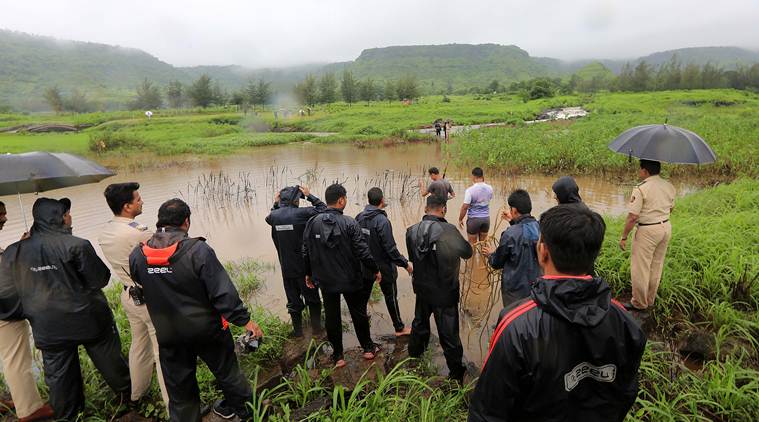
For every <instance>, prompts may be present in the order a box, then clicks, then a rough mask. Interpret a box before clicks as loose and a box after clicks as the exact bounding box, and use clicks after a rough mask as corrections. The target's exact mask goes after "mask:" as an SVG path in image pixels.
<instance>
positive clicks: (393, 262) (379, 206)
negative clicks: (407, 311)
mask: <svg viewBox="0 0 759 422" xmlns="http://www.w3.org/2000/svg"><path fill="white" fill-rule="evenodd" d="M367 196H368V199H369V205H367V206H366V207H365V208H364V210H363V211H361V213H359V214H358V215H357V216H356V221H357V222H358V225H359V226H361V231H362V233H363V234H364V238H365V239H366V242H367V243H368V244H369V250H370V251H371V253H372V257H373V258H374V261H375V262H376V263H377V266H378V267H379V269H380V273H381V274H382V281H380V288H381V289H382V294H383V296H385V305H387V311H388V312H389V313H390V319H391V320H392V321H393V328H395V335H396V337H400V336H407V335H409V334H411V328H406V327H405V326H404V324H403V319H402V318H401V311H400V309H399V308H398V286H397V280H398V270H397V269H396V267H400V268H404V269H405V270H406V271H407V272H408V273H409V275H411V273H412V271H413V266H412V265H411V264H409V262H408V260H407V259H406V258H405V257H404V256H403V255H401V253H400V252H399V251H398V246H397V245H396V244H395V239H394V238H393V226H392V224H390V220H388V219H387V214H386V213H385V210H384V208H385V197H384V194H383V193H382V189H380V188H376V187H375V188H371V189H369V192H368V193H367ZM366 273H367V274H365V277H366V278H368V279H369V280H372V279H374V274H372V273H371V272H366Z"/></svg>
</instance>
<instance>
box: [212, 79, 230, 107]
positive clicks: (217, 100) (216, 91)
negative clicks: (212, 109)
mask: <svg viewBox="0 0 759 422" xmlns="http://www.w3.org/2000/svg"><path fill="white" fill-rule="evenodd" d="M211 92H212V97H213V100H212V101H211V102H212V103H213V104H216V105H219V106H221V105H225V104H227V103H228V102H229V98H228V97H229V95H227V91H226V90H224V88H222V87H221V84H220V83H219V81H216V82H215V83H214V84H213V88H212V89H211Z"/></svg>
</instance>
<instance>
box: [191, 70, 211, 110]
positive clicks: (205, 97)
mask: <svg viewBox="0 0 759 422" xmlns="http://www.w3.org/2000/svg"><path fill="white" fill-rule="evenodd" d="M187 96H188V97H189V98H190V101H191V102H192V105H193V106H195V107H208V106H209V105H211V103H212V102H214V99H215V93H214V91H213V87H212V84H211V77H209V76H208V75H206V74H203V75H200V77H199V78H198V79H197V80H195V82H193V83H192V85H191V86H190V88H189V89H188V90H187Z"/></svg>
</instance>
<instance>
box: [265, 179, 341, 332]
mask: <svg viewBox="0 0 759 422" xmlns="http://www.w3.org/2000/svg"><path fill="white" fill-rule="evenodd" d="M303 197H305V198H306V200H308V202H310V203H311V204H312V205H313V206H311V207H302V208H301V207H299V206H298V205H299V203H300V198H303ZM326 210H327V205H325V204H324V202H322V201H321V200H320V199H319V198H317V197H315V196H314V195H311V192H310V191H309V190H308V188H307V187H306V186H288V187H286V188H284V189H282V190H281V191H279V193H278V194H277V196H276V198H275V203H274V208H272V210H271V213H270V214H269V215H268V216H267V217H266V222H267V223H268V224H269V225H270V226H271V238H272V240H273V241H274V246H275V247H276V248H277V255H278V257H279V264H280V265H281V266H282V278H283V281H284V284H285V295H286V296H287V312H288V313H289V314H290V318H291V319H292V322H293V332H292V336H293V337H302V336H303V315H302V313H303V309H304V308H305V307H306V305H308V312H309V314H310V316H311V330H312V333H313V334H319V333H321V331H322V324H321V313H322V304H321V300H319V291H318V290H316V289H309V288H308V287H306V279H305V276H306V269H305V265H304V264H303V230H304V229H305V228H306V223H307V222H308V220H310V219H311V217H313V216H315V215H316V214H319V213H322V212H324V211H326ZM304 301H305V304H304V303H303V302H304Z"/></svg>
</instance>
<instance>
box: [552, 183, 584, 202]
mask: <svg viewBox="0 0 759 422" xmlns="http://www.w3.org/2000/svg"><path fill="white" fill-rule="evenodd" d="M552 188H553V193H555V194H556V199H557V200H558V201H559V204H580V203H582V198H581V197H580V187H579V186H577V182H575V179H573V178H571V177H569V176H562V177H560V178H559V179H558V180H556V182H554V184H553V186H552Z"/></svg>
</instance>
